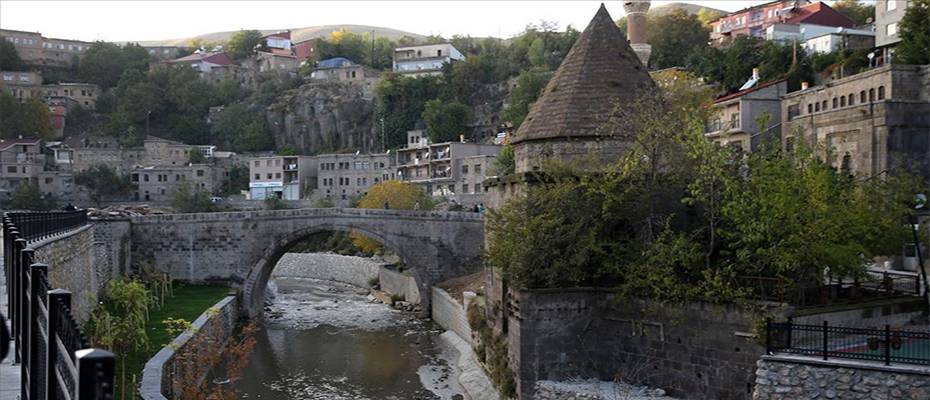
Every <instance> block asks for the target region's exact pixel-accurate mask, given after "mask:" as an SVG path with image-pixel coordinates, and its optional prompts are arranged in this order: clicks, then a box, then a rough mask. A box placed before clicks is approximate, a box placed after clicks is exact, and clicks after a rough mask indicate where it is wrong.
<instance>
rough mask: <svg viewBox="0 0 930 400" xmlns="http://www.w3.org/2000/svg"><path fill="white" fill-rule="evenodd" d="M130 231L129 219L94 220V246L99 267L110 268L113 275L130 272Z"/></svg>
mask: <svg viewBox="0 0 930 400" xmlns="http://www.w3.org/2000/svg"><path fill="white" fill-rule="evenodd" d="M130 231H131V225H130V223H129V220H128V219H107V220H97V221H95V222H94V246H95V248H96V252H97V253H96V257H97V263H98V264H99V265H98V268H101V269H105V270H109V271H110V275H111V276H118V275H125V274H126V273H128V272H129V270H130V268H131V267H132V252H131V251H130V250H131V249H130V247H131V244H132V243H131V241H130Z"/></svg>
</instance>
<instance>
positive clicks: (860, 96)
mask: <svg viewBox="0 0 930 400" xmlns="http://www.w3.org/2000/svg"><path fill="white" fill-rule="evenodd" d="M859 102H860V103H865V90H863V91H861V92H859Z"/></svg>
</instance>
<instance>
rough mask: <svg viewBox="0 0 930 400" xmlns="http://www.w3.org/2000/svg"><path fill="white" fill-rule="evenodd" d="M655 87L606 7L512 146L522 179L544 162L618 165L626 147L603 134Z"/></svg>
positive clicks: (576, 46) (563, 65)
mask: <svg viewBox="0 0 930 400" xmlns="http://www.w3.org/2000/svg"><path fill="white" fill-rule="evenodd" d="M655 90H656V89H655V83H654V82H653V81H652V78H650V77H649V74H648V73H647V72H646V68H645V67H644V66H643V64H642V63H641V62H640V61H639V58H637V56H636V54H635V53H634V52H633V49H632V48H631V47H630V45H629V43H627V41H626V38H625V37H624V36H623V32H621V31H620V29H619V28H617V25H616V23H614V20H613V19H612V18H611V17H610V14H609V13H608V12H607V9H606V8H605V7H604V5H603V4H601V8H600V9H599V10H598V11H597V14H596V15H595V16H594V19H592V20H591V23H589V24H588V27H587V28H585V30H584V31H583V32H582V33H581V35H579V36H578V40H577V41H576V42H575V45H574V46H572V48H571V50H569V52H568V54H567V55H566V56H565V60H563V61H562V65H560V66H559V69H558V70H557V71H556V72H555V75H553V77H552V79H551V80H549V83H548V84H547V85H546V88H545V89H543V92H542V94H541V95H540V97H539V100H537V101H536V103H534V104H533V106H532V107H531V108H530V111H529V113H528V114H527V116H526V119H525V120H524V121H523V124H521V125H520V128H519V129H518V130H517V132H516V133H515V134H514V135H513V137H512V138H511V140H510V143H511V145H512V146H513V152H514V161H515V164H516V168H515V172H516V173H517V175H520V174H524V173H527V172H532V171H535V170H538V169H539V168H540V166H541V162H542V160H544V159H546V158H555V159H561V160H566V161H567V160H573V159H590V158H591V157H596V158H598V159H600V160H602V161H603V162H605V163H608V162H612V161H613V160H616V159H617V158H618V157H619V155H620V154H621V153H622V152H623V150H624V149H625V148H627V147H628V146H626V144H625V143H624V142H623V141H622V140H619V139H617V138H615V137H608V136H604V135H603V131H602V130H601V129H600V128H602V127H603V126H604V123H605V122H606V121H607V119H608V117H609V116H610V114H611V113H612V112H613V111H614V110H615V108H616V107H617V106H618V105H623V104H633V103H635V102H636V100H637V98H639V97H640V96H641V95H642V94H644V93H651V92H654V91H655Z"/></svg>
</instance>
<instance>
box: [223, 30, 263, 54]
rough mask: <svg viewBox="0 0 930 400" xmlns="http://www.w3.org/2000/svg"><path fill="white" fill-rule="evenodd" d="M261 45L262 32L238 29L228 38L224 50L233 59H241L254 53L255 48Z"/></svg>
mask: <svg viewBox="0 0 930 400" xmlns="http://www.w3.org/2000/svg"><path fill="white" fill-rule="evenodd" d="M261 45H262V33H261V32H259V31H257V30H254V29H249V30H240V31H239V32H236V33H234V34H233V35H232V37H231V38H229V43H227V44H226V50H227V53H228V54H229V56H230V57H232V59H233V60H243V59H246V58H248V57H249V56H251V55H252V54H255V49H256V48H257V47H260V46H261Z"/></svg>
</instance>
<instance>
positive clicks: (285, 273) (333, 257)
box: [271, 253, 381, 288]
mask: <svg viewBox="0 0 930 400" xmlns="http://www.w3.org/2000/svg"><path fill="white" fill-rule="evenodd" d="M380 267H381V265H380V264H379V263H377V262H375V261H372V260H370V259H367V258H362V257H353V256H343V255H339V254H333V253H287V254H284V255H283V256H281V259H280V260H279V261H278V265H276V266H275V268H274V272H272V273H271V276H272V277H274V278H277V277H281V278H307V279H321V280H327V281H336V282H342V283H348V284H350V285H354V286H358V287H362V288H367V287H370V286H371V285H370V284H369V282H370V281H371V280H373V279H375V278H377V277H378V272H379V268H380Z"/></svg>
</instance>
